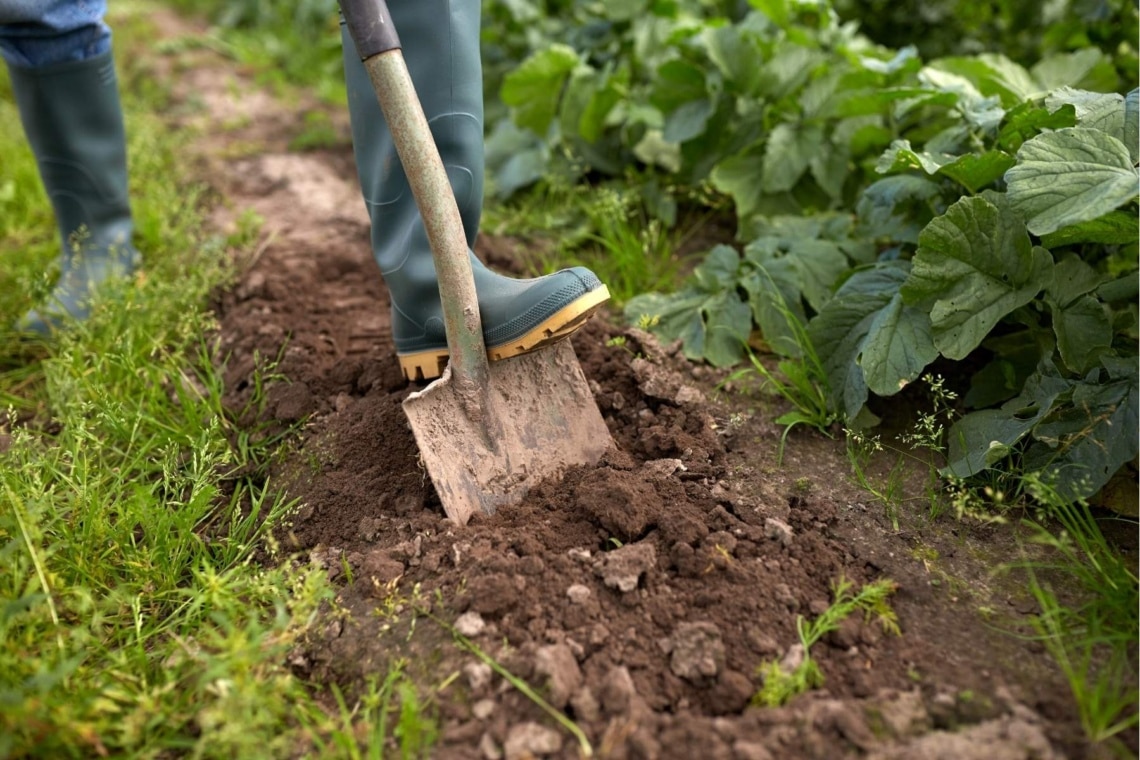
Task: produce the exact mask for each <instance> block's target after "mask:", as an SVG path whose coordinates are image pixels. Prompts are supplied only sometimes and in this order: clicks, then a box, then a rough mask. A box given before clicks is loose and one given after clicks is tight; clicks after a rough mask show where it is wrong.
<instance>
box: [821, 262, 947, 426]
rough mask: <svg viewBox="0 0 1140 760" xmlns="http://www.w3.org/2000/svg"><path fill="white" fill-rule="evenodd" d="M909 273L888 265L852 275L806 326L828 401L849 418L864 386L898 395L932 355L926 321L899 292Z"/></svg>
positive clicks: (855, 412)
mask: <svg viewBox="0 0 1140 760" xmlns="http://www.w3.org/2000/svg"><path fill="white" fill-rule="evenodd" d="M909 269H910V265H909V264H908V263H907V262H904V261H894V262H886V263H882V264H877V265H874V266H871V267H868V268H866V269H861V270H858V271H856V272H855V274H853V275H852V276H851V277H850V278H849V279H848V280H847V281H846V282H845V283H843V285H842V287H840V288H839V290H838V291H837V292H836V293H835V296H834V297H833V298H832V299H831V300H830V301H828V302H827V304H826V305H825V306H824V307H823V309H822V310H821V311H820V313H819V314H818V315H817V316H816V317H815V318H814V319H813V320H812V321H811V323H810V324H809V325H808V335H809V337H810V338H811V341H812V345H813V346H814V347H815V350H816V353H817V354H819V356H820V358H821V359H822V361H823V366H824V370H825V371H826V372H827V376H828V381H829V388H830V392H831V400H832V403H833V404H835V405H836V406H837V407H838V408H840V409H842V410H843V412H844V413H845V414H846V416H847V418H848V419H849V420H851V419H854V418H855V417H856V416H858V414H859V412H860V410H861V409H862V408H863V405H864V404H865V403H866V401H867V390H868V388H870V389H871V390H874V391H875V392H876V393H878V394H879V395H882V396H890V395H893V394H895V393H898V391H899V390H901V389H902V388H903V387H905V386H906V385H907V384H908V383H910V382H911V381H913V380H914V379H915V378H916V377H918V376H919V374H921V372H922V370H923V368H925V367H926V365H928V364H929V363H930V362H931V361H933V360H934V359H935V357H937V355H938V351H937V349H935V347H934V344H933V342H932V341H931V336H930V320H929V319H928V318H927V316H926V314H925V313H924V312H922V311H921V310H920V309H916V308H914V307H911V306H907V305H906V304H904V303H903V302H902V299H901V296H900V294H899V287H900V286H901V285H902V283H903V282H905V281H906V278H907V273H908V271H909Z"/></svg>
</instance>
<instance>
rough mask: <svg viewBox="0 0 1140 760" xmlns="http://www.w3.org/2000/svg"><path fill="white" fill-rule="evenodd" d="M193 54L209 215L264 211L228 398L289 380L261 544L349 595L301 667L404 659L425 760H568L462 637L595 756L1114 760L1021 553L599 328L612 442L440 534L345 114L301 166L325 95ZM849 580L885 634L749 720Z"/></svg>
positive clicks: (842, 635) (228, 319)
mask: <svg viewBox="0 0 1140 760" xmlns="http://www.w3.org/2000/svg"><path fill="white" fill-rule="evenodd" d="M180 23H183V28H184V22H180ZM166 27H167V28H172V27H173V28H177V26H176V22H174V20H171V21H170V23H169V24H167V25H166ZM182 55H183V56H187V55H189V56H193V59H192V60H191V61H189V62H187V61H186V60H185V59H182V60H181V69H182V74H181V75H180V76H181V80H180V81H181V86H182V87H184V88H185V92H186V93H195V94H196V97H194V98H193V99H190V98H189V97H186V98H180V99H179V103H180V104H179V105H178V106H177V107H176V108H175V109H174V110H173V111H172V116H174V117H175V118H178V119H181V120H183V121H185V122H187V123H189V124H191V125H193V124H199V125H203V126H204V125H208V124H213V125H215V126H214V128H212V129H209V130H203V132H202V134H203V137H202V139H201V141H200V143H199V145H198V150H197V158H196V160H197V161H199V162H200V165H201V171H202V176H203V177H207V178H208V180H209V182H210V183H211V186H212V187H213V188H214V190H215V191H216V194H217V200H218V203H216V204H215V207H214V209H215V210H214V214H213V218H212V222H211V223H212V224H213V225H215V227H216V228H217V229H218V230H219V231H223V232H224V231H226V230H229V229H232V228H233V225H234V224H235V223H236V220H237V219H239V218H240V217H241V215H242V214H243V213H244V212H245V211H246V210H253V211H254V212H256V213H257V214H258V215H259V216H260V217H261V218H262V219H264V227H263V230H262V244H261V246H260V247H259V249H258V256H257V257H256V259H255V260H254V261H252V262H248V267H247V268H246V269H245V271H244V272H243V274H242V275H241V277H240V281H239V282H238V283H237V284H236V286H235V287H233V288H232V289H230V290H228V291H226V292H222V293H219V294H218V296H217V299H216V309H217V314H218V319H219V324H220V327H219V336H218V345H219V349H220V353H219V356H225V357H226V365H225V372H224V375H225V382H226V388H227V402H228V404H229V406H230V407H231V408H232V409H235V410H242V409H246V408H247V407H248V405H249V403H250V401H251V399H253V398H254V390H255V388H256V387H257V383H256V382H254V376H255V373H256V372H258V371H259V367H261V366H264V364H265V362H266V360H267V359H269V358H272V357H277V356H279V357H280V362H279V364H278V365H277V367H276V369H275V373H276V375H279V376H281V377H283V378H284V379H280V380H275V381H273V382H271V383H270V385H269V388H268V391H267V400H266V403H265V405H264V408H262V409H260V411H259V413H260V415H261V418H262V419H263V420H268V421H270V422H272V423H274V424H279V425H281V426H286V425H294V424H296V425H299V430H300V432H299V433H298V435H297V437H296V439H295V442H294V444H293V445H292V446H291V447H290V448H289V450H288V453H287V454H286V455H285V457H284V458H283V460H282V461H281V462H279V463H278V465H277V466H276V468H275V473H274V478H275V479H276V481H277V482H278V483H279V484H280V485H281V486H282V487H284V488H286V489H287V491H288V493H289V494H290V496H292V497H294V498H296V499H297V500H298V504H299V505H300V506H299V508H298V511H297V512H296V514H295V515H293V517H292V518H291V521H290V523H289V525H288V526H286V527H285V528H283V529H282V531H281V532H280V535H279V539H280V541H281V543H282V546H283V547H284V548H285V549H286V550H288V551H291V552H296V553H298V554H300V555H301V556H307V557H308V558H311V559H312V560H313V561H316V562H318V563H321V564H322V565H323V566H324V567H326V568H327V572H328V575H329V577H330V579H331V580H332V581H333V583H334V584H335V586H336V589H337V592H338V595H337V599H336V603H335V605H332V606H330V608H329V609H328V611H327V612H328V614H327V618H325V619H324V620H323V621H321V623H320V624H319V625H317V626H316V627H315V629H314V633H313V635H312V636H311V637H310V639H309V641H308V642H307V643H306V645H305V646H304V647H302V648H300V649H299V650H298V651H297V652H295V653H294V654H293V656H292V657H291V659H290V661H291V663H292V664H293V666H294V667H295V668H296V670H297V672H298V673H299V674H300V675H302V676H304V677H305V678H306V679H307V680H309V681H311V682H313V683H314V684H317V685H322V684H323V685H328V684H337V685H338V686H339V687H341V688H342V689H343V690H345V691H346V693H347V694H348V695H349V697H350V698H352V697H353V696H354V695H357V694H359V693H361V691H362V689H363V688H364V687H365V685H366V683H367V681H368V679H369V678H373V677H377V676H379V677H383V675H384V674H385V673H387V672H388V669H389V667H390V666H391V665H392V663H394V662H396V661H397V660H404V661H406V662H407V663H409V664H408V666H407V667H408V673H409V675H410V676H411V677H413V678H414V679H415V680H416V682H417V684H418V685H419V686H420V687H421V689H422V690H423V692H424V695H425V696H427V697H429V698H430V700H431V701H430V704H431V705H432V709H433V711H434V713H435V715H436V716H437V717H438V720H439V722H440V736H439V739H438V742H437V744H436V746H435V748H434V749H433V751H432V753H431V756H432V757H437V758H445V759H447V758H488V759H494V758H500V757H506V758H525V757H558V758H571V757H577V756H579V754H580V751H581V750H580V747H579V745H578V744H577V742H576V741H575V740H574V739H573V738H572V737H571V736H570V735H569V734H568V733H566V732H565V731H564V730H563V729H561V728H560V727H559V726H558V724H556V723H555V722H554V721H553V720H551V719H550V718H549V717H548V715H547V714H546V713H545V712H544V711H543V710H542V709H541V708H540V706H539V705H538V704H537V703H536V702H535V701H534V700H532V699H529V698H528V697H527V696H525V695H524V694H523V693H521V692H520V691H519V690H518V689H516V688H514V687H513V686H512V685H510V683H508V682H507V681H506V680H505V679H504V678H502V677H501V676H499V675H497V674H496V673H495V672H493V671H492V670H491V669H490V668H489V667H488V666H487V665H485V664H482V662H481V661H480V660H479V659H478V658H477V657H476V656H475V655H474V654H472V653H471V651H470V648H469V647H466V646H463V645H461V644H462V642H464V641H466V642H470V644H471V645H473V646H474V647H477V648H478V649H479V650H481V651H482V652H483V653H485V654H486V655H488V656H490V657H492V658H494V659H495V660H496V661H497V662H498V663H501V665H502V666H503V667H505V668H506V669H508V670H509V671H510V672H511V673H513V674H514V675H515V676H517V677H518V678H521V679H523V680H525V681H526V682H528V683H529V684H532V685H533V686H534V687H535V688H536V689H537V690H538V692H539V693H540V694H541V695H542V696H543V697H544V698H545V700H546V701H547V702H549V704H550V705H551V706H552V707H553V708H555V709H557V710H560V711H563V712H564V713H565V714H566V715H567V716H569V717H570V718H571V719H572V720H574V721H575V722H576V723H577V724H578V725H579V726H580V727H581V729H582V730H583V731H584V732H585V735H586V736H587V737H588V738H589V741H590V742H591V744H592V746H593V748H594V750H595V752H596V754H597V755H598V756H600V757H608V758H686V759H690V760H691V759H692V758H710V759H711V758H726V759H728V758H732V759H735V760H765V759H767V758H841V757H863V756H866V757H872V758H919V757H921V758H1010V759H1011V760H1012V759H1014V758H1017V759H1025V760H1028V759H1029V758H1036V759H1037V760H1045V759H1047V758H1063V757H1069V758H1086V757H1088V758H1091V757H1100V756H1102V753H1104V752H1106V751H1107V750H1106V749H1105V748H1104V747H1095V746H1091V745H1089V744H1087V743H1086V742H1085V740H1084V739H1083V734H1082V732H1081V729H1080V725H1079V722H1078V719H1077V714H1076V709H1075V705H1074V702H1073V700H1072V698H1071V696H1070V692H1069V690H1068V687H1067V685H1066V683H1065V681H1064V680H1063V678H1062V677H1061V676H1060V674H1059V671H1058V669H1057V667H1056V666H1055V664H1054V663H1053V662H1052V661H1051V660H1050V659H1049V658H1048V656H1047V655H1046V653H1045V652H1044V649H1043V647H1041V646H1040V645H1036V644H1033V643H1029V644H1027V643H1026V642H1025V641H1024V640H1021V639H1019V638H1017V637H1016V636H1015V635H1013V634H1018V633H1025V632H1027V631H1028V630H1029V629H1028V627H1027V616H1028V615H1030V614H1031V613H1032V612H1033V611H1034V606H1033V604H1032V601H1031V598H1030V597H1029V595H1028V593H1027V590H1026V588H1025V586H1024V581H1023V579H1022V578H1019V577H1018V576H1017V575H1016V574H1014V573H1002V572H998V569H999V568H1000V567H1001V565H1002V563H1004V562H1007V561H1008V560H1009V559H1010V558H1011V557H1014V556H1016V554H1017V552H1018V550H1019V549H1018V547H1019V546H1020V543H1019V542H1018V536H1017V535H1016V534H1015V532H1014V531H1013V530H1012V529H1010V528H1009V527H994V526H986V525H977V524H972V523H968V522H963V521H958V520H955V519H954V518H952V517H941V518H937V519H935V518H931V517H929V516H928V515H927V513H926V511H925V508H924V507H922V505H921V503H920V504H919V506H917V507H916V506H914V505H912V504H911V503H909V502H906V503H904V504H903V505H902V508H901V509H900V510H899V512H900V515H899V521H900V522H899V529H898V530H895V529H894V527H893V526H892V524H891V522H890V520H889V519H888V518H887V514H886V510H885V509H884V507H883V506H882V505H881V504H877V503H875V502H874V500H873V498H872V497H871V496H870V495H869V494H868V493H867V492H865V491H861V490H860V489H858V488H857V487H856V486H855V485H853V483H852V481H851V475H850V466H849V464H848V462H847V460H846V458H845V456H844V450H843V446H842V444H841V443H838V442H836V441H833V440H830V439H827V438H825V437H824V436H822V435H818V434H815V433H793V435H792V436H791V437H790V439H789V443H788V447H787V450H786V452H785V455H784V458H783V460H782V461H778V459H777V447H778V442H779V437H780V433H781V430H780V428H779V427H777V426H776V425H774V423H772V422H771V420H772V419H773V418H774V417H775V416H777V414H778V412H779V406H778V404H776V403H775V402H774V401H773V400H772V399H771V398H770V397H766V396H763V395H761V394H758V393H756V392H755V391H754V390H752V389H750V388H749V387H746V385H745V384H742V383H739V382H738V383H736V384H734V385H730V386H729V390H727V392H726V391H725V390H724V389H723V388H722V389H721V390H717V388H718V384H719V383H720V382H721V381H722V380H723V379H724V378H723V376H722V375H720V374H717V373H716V372H713V371H711V370H709V369H707V368H704V367H700V366H694V365H691V364H689V363H688V362H686V361H684V359H683V358H682V357H680V356H679V354H678V352H677V350H676V349H675V347H669V346H662V345H660V344H659V343H658V342H657V341H656V340H654V339H653V338H652V337H651V336H649V335H647V334H644V333H641V332H639V331H636V330H633V329H628V328H625V327H623V326H621V323H620V320H619V318H618V317H617V316H616V315H612V314H603V315H601V316H598V317H596V318H595V319H594V320H593V321H592V322H591V323H590V324H589V325H588V326H587V327H586V328H585V329H584V330H582V331H581V332H580V333H578V334H577V335H575V336H574V338H573V346H574V348H575V350H576V352H577V354H578V357H579V359H580V361H581V364H582V367H583V370H584V372H585V374H586V376H587V378H588V379H589V381H590V384H591V389H592V390H593V392H594V395H595V398H596V401H597V403H598V406H599V408H600V410H601V412H602V414H603V417H604V419H605V421H606V424H607V425H608V427H609V429H610V430H611V432H612V434H613V437H614V441H615V446H614V447H613V448H612V449H611V450H610V451H609V452H608V453H607V455H606V456H605V457H604V459H603V460H602V462H600V463H599V464H598V465H596V466H591V467H580V468H576V469H573V470H571V471H570V472H568V473H567V474H566V475H565V477H564V478H562V479H560V480H557V481H547V482H544V483H543V484H542V485H540V486H539V487H537V488H535V489H534V490H533V491H532V492H531V493H530V494H529V495H528V496H527V497H526V498H525V500H524V501H523V502H522V503H521V504H519V505H518V506H517V507H512V508H510V509H504V510H502V511H501V512H500V513H499V514H497V515H494V516H482V515H480V516H477V517H475V518H474V519H472V521H471V522H470V524H469V525H467V526H465V527H462V528H460V527H456V526H455V525H453V524H451V523H449V522H448V521H447V520H446V519H445V517H444V515H443V512H442V510H441V507H440V504H439V500H438V498H437V496H436V494H435V492H434V490H433V487H432V485H431V482H430V480H429V478H428V477H427V475H426V473H425V471H424V470H423V468H422V466H421V464H420V462H419V459H418V453H417V449H416V444H415V441H414V440H413V437H412V433H411V430H410V429H409V426H408V423H407V421H406V418H405V417H404V414H403V411H402V409H401V406H400V404H401V402H402V400H403V399H404V398H405V397H406V396H407V394H408V393H409V392H410V391H412V390H415V388H410V387H408V386H407V385H405V383H404V381H403V379H402V377H401V373H400V370H399V368H398V366H397V363H396V361H395V358H394V355H393V346H392V342H391V338H390V336H389V334H388V324H389V317H388V295H387V291H386V290H385V288H384V285H383V283H382V281H381V279H380V277H379V273H378V270H377V268H376V265H375V264H374V262H373V260H372V258H371V254H370V250H369V245H368V219H367V217H366V215H365V213H364V209H363V204H362V202H361V201H360V198H359V195H358V188H357V186H356V175H355V169H354V166H353V163H352V155H351V148H350V145H349V144H348V137H347V134H348V133H347V121H346V119H345V117H344V115H343V114H338V113H335V112H332V111H330V113H331V115H332V120H333V123H334V125H335V127H336V129H337V130H338V133H339V134H340V136H341V140H340V141H339V142H338V143H337V144H335V145H333V146H330V147H329V148H327V149H321V150H314V151H308V152H302V153H298V152H292V151H290V150H289V149H288V145H289V143H290V141H291V139H292V138H294V137H295V136H296V135H297V134H298V133H299V132H300V131H301V130H302V129H303V123H304V120H303V119H302V116H301V115H302V114H303V113H305V112H306V111H307V110H311V109H314V108H325V109H327V108H328V107H327V106H321V105H320V104H316V103H312V102H300V103H296V102H294V103H283V102H281V101H279V100H278V99H276V98H275V97H273V96H271V95H270V94H268V93H266V92H264V91H261V90H258V88H257V87H256V85H254V84H252V83H251V81H250V80H249V78H248V77H246V76H245V75H244V74H242V73H241V72H238V71H235V70H234V68H233V66H232V63H228V62H224V61H220V60H218V59H216V58H215V57H214V55H213V54H212V53H211V52H210V51H208V50H196V51H191V52H190V53H183V54H182ZM158 65H160V66H161V65H163V64H162V63H161V62H159V63H158ZM166 65H169V62H167V64H166ZM251 95H256V96H255V97H253V96H251ZM217 125H226V126H225V128H222V129H218V128H217ZM519 245H520V244H519V243H518V242H517V241H514V240H512V239H510V238H502V237H492V236H486V235H484V236H483V237H482V238H480V240H479V244H478V247H477V252H478V253H479V254H480V255H481V256H482V257H483V258H484V260H485V261H488V263H490V264H491V265H493V266H497V267H499V268H501V269H505V270H507V271H513V270H514V269H515V268H516V267H517V263H516V262H518V261H519V260H521V259H522V258H523V257H522V256H521V253H520V251H519V249H518V247H519ZM921 481H922V474H921V473H918V474H917V475H916V481H915V482H914V483H908V491H907V496H908V498H909V497H914V496H916V495H918V496H921V494H922V482H921ZM841 578H844V579H847V580H849V581H851V582H853V583H855V584H857V585H859V586H861V585H862V584H864V583H867V582H869V581H872V580H875V579H880V578H889V579H891V580H892V581H893V582H894V583H895V584H897V590H896V592H895V594H894V595H893V597H892V599H891V605H892V607H893V609H894V610H895V612H896V613H897V617H898V628H899V631H898V633H897V635H896V634H895V633H891V632H889V631H887V630H885V629H884V628H883V626H882V625H880V624H879V622H877V621H875V620H865V619H863V618H862V617H861V616H858V615H856V616H854V617H852V618H850V619H848V620H847V621H846V622H845V623H844V624H843V625H842V626H841V627H840V628H839V629H838V630H837V631H835V632H833V633H831V634H829V635H828V636H826V637H825V638H824V639H823V640H822V641H821V642H820V643H819V644H817V645H816V646H815V647H813V649H812V650H811V655H812V657H813V658H815V659H816V660H817V661H818V663H819V665H820V667H821V669H822V672H823V675H824V677H825V681H824V683H823V685H822V686H821V687H820V688H818V689H815V690H813V691H811V692H809V693H807V694H805V695H803V696H801V697H799V698H796V699H794V700H792V701H791V702H790V703H789V704H788V705H786V706H784V707H779V708H768V707H757V706H753V705H752V704H751V699H752V697H753V695H754V694H755V693H756V691H757V690H758V688H759V687H760V686H761V681H760V678H759V676H758V675H757V669H758V667H759V666H760V665H761V664H762V663H765V662H768V661H772V660H777V661H783V662H790V661H793V660H794V659H795V658H796V657H797V656H802V650H798V649H797V646H796V645H797V643H798V637H797V632H796V630H797V629H796V625H797V620H798V619H799V618H800V617H801V616H806V617H808V618H811V617H813V616H815V615H818V614H819V613H821V612H822V611H823V610H824V609H825V608H826V607H827V606H828V604H829V602H830V601H831V588H832V585H833V584H834V583H835V582H836V581H837V580H838V579H841ZM456 631H459V632H460V633H461V634H462V636H461V637H457V635H456ZM1126 741H1127V742H1129V744H1128V746H1127V747H1126V750H1127V751H1128V752H1131V753H1135V751H1136V745H1135V740H1134V738H1127V739H1126Z"/></svg>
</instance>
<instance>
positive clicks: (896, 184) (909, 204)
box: [856, 174, 941, 243]
mask: <svg viewBox="0 0 1140 760" xmlns="http://www.w3.org/2000/svg"><path fill="white" fill-rule="evenodd" d="M940 195H941V188H939V186H938V183H936V182H933V181H931V180H929V179H927V178H926V177H917V176H914V175H912V174H900V175H897V176H894V177H884V178H883V179H881V180H878V181H877V182H873V183H871V184H870V185H868V186H867V189H866V190H864V191H863V195H862V196H861V197H860V198H859V202H858V203H857V204H856V211H857V212H858V215H859V223H860V226H861V227H862V229H863V231H864V234H866V235H867V237H869V238H887V239H890V240H892V241H897V242H905V243H916V242H918V235H919V232H920V231H921V230H922V228H923V227H925V226H926V224H927V222H929V221H930V220H931V219H932V218H933V217H934V216H935V207H934V204H935V203H937V202H938V201H939V198H940Z"/></svg>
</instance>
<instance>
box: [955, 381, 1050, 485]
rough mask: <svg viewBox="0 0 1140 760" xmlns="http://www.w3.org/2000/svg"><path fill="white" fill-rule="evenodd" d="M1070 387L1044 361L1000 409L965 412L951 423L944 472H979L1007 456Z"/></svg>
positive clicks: (959, 474) (961, 476)
mask: <svg viewBox="0 0 1140 760" xmlns="http://www.w3.org/2000/svg"><path fill="white" fill-rule="evenodd" d="M1068 388H1069V383H1068V382H1067V381H1066V380H1064V379H1063V378H1061V377H1060V375H1059V374H1058V373H1057V370H1056V368H1055V367H1053V365H1052V364H1051V363H1050V362H1048V361H1046V362H1043V363H1042V365H1041V367H1040V368H1039V369H1038V371H1037V373H1036V374H1034V375H1033V376H1031V377H1030V378H1029V379H1028V380H1026V382H1025V387H1024V388H1023V389H1022V392H1021V395H1019V396H1018V397H1017V398H1015V399H1013V400H1011V401H1008V402H1006V403H1005V404H1003V405H1002V407H1001V408H1000V409H983V410H981V411H979V412H971V413H970V414H967V415H965V416H964V417H962V418H961V419H960V420H958V421H957V422H956V423H954V425H953V426H951V428H950V430H949V432H948V434H947V438H948V445H949V449H950V451H949V454H948V457H947V458H948V462H947V465H946V467H945V468H943V470H942V472H943V473H944V474H946V475H953V476H955V477H959V478H966V477H969V476H971V475H976V474H977V473H979V472H981V471H982V470H985V469H988V468H990V467H992V466H993V465H995V464H997V463H998V462H1000V461H1002V460H1003V459H1005V458H1006V457H1007V456H1008V455H1009V454H1010V451H1011V449H1012V447H1013V445H1014V444H1016V443H1017V442H1018V441H1020V440H1021V439H1023V438H1024V437H1025V436H1026V435H1027V434H1028V433H1029V432H1030V431H1031V430H1033V428H1034V426H1036V425H1037V423H1039V422H1040V421H1041V420H1042V419H1044V418H1045V415H1047V414H1048V413H1049V411H1050V409H1052V408H1053V402H1054V400H1056V398H1057V397H1058V396H1059V395H1061V393H1063V392H1065V391H1066V390H1067V389H1068Z"/></svg>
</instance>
